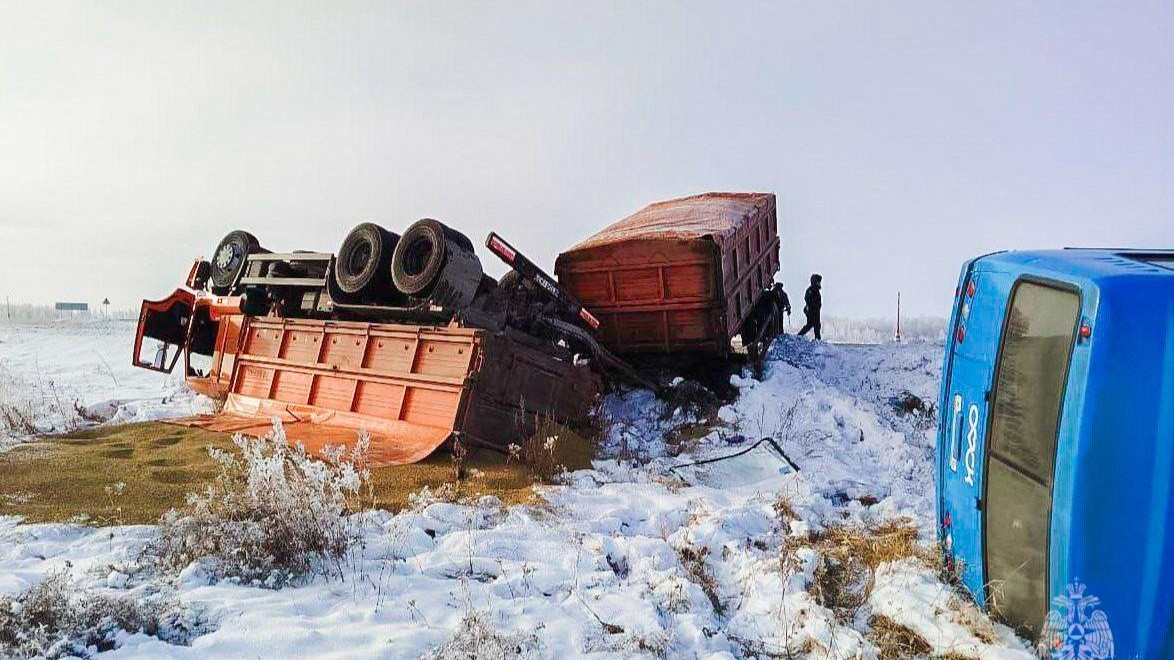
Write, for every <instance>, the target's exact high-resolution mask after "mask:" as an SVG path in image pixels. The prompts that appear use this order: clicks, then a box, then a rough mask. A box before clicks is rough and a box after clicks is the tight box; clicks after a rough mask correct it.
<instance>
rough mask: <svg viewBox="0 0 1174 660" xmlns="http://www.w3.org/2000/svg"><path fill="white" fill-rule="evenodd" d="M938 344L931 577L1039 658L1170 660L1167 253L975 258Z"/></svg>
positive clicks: (1173, 422) (1172, 587)
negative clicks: (936, 566)
mask: <svg viewBox="0 0 1174 660" xmlns="http://www.w3.org/2000/svg"><path fill="white" fill-rule="evenodd" d="M950 329H951V332H950V335H949V337H948V338H947V342H946V354H945V360H944V363H943V367H942V369H943V373H942V388H941V394H940V402H939V408H938V410H939V411H940V413H939V416H940V422H939V426H938V437H937V450H938V451H937V453H938V456H937V487H938V488H937V492H938V500H937V501H938V532H939V537H940V540H941V542H942V547H943V552H944V553H945V560H946V564H947V567H949V568H951V569H953V570H954V571H956V572H957V574H958V575H959V576H960V578H961V581H962V582H963V584H964V585H965V586H966V588H967V589H968V590H969V591H970V592H971V593H972V594H973V595H974V597H975V598H976V599H977V600H978V602H979V603H980V604H982V605H984V606H985V607H987V608H988V609H989V610H990V611H991V612H992V613H993V614H994V615H995V616H996V617H997V618H1000V619H1001V620H1003V621H1004V622H1006V623H1008V624H1009V625H1011V626H1013V627H1015V628H1016V629H1017V630H1018V631H1019V632H1020V633H1021V634H1023V635H1024V636H1026V637H1028V638H1029V639H1032V640H1035V641H1036V642H1037V643H1038V644H1039V645H1040V649H1041V650H1042V651H1043V652H1045V653H1046V654H1048V655H1047V657H1057V658H1060V657H1063V658H1081V659H1084V658H1088V659H1100V658H1144V659H1150V658H1174V478H1172V476H1174V251H1139V250H1100V249H1097V250H1093V249H1066V250H1048V251H1024V252H1000V253H995V254H990V255H986V256H983V257H979V258H977V259H973V260H971V261H969V262H967V263H966V264H965V265H964V267H963V268H962V274H961V277H960V279H959V281H958V289H957V295H956V296H955V300H954V307H953V312H952V319H951V326H950Z"/></svg>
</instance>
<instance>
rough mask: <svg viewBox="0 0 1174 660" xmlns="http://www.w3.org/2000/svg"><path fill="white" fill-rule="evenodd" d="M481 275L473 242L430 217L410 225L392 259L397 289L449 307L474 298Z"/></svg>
mask: <svg viewBox="0 0 1174 660" xmlns="http://www.w3.org/2000/svg"><path fill="white" fill-rule="evenodd" d="M482 275H483V271H482V270H481V260H480V259H478V258H477V255H476V253H475V252H474V251H473V243H472V241H470V240H469V238H468V237H467V236H465V235H464V234H462V233H460V232H459V231H456V230H455V229H452V228H450V227H446V226H445V225H444V224H442V223H441V222H439V221H437V220H433V219H431V218H425V219H423V220H417V221H416V222H415V223H413V224H412V226H411V227H408V230H407V231H405V232H404V235H403V238H401V239H400V242H399V244H398V245H396V246H395V254H393V255H392V258H391V279H392V281H393V282H395V286H396V288H398V289H399V290H400V291H402V292H404V293H406V294H408V295H409V296H416V297H420V298H428V299H430V300H431V301H432V302H433V303H435V304H437V305H440V306H442V307H447V308H450V309H461V308H463V307H466V306H468V305H469V303H471V302H472V301H473V298H474V297H475V296H476V294H477V289H478V287H479V286H480V284H481V277H482Z"/></svg>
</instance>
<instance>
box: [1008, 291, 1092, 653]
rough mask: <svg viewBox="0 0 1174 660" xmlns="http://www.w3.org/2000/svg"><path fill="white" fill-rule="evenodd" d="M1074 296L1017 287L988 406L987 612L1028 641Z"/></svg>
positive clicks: (1039, 589) (1039, 583)
mask: <svg viewBox="0 0 1174 660" xmlns="http://www.w3.org/2000/svg"><path fill="white" fill-rule="evenodd" d="M1079 313H1080V296H1079V295H1078V294H1077V293H1076V292H1074V291H1070V290H1066V289H1059V288H1055V287H1052V286H1047V285H1043V284H1037V283H1035V282H1030V281H1021V282H1019V283H1018V284H1016V286H1015V289H1014V291H1013V292H1012V299H1011V306H1010V309H1009V310H1008V312H1007V319H1006V322H1005V326H1004V329H1003V341H1002V348H1001V351H1000V353H999V356H998V361H997V363H998V366H997V371H996V377H995V389H994V400H993V402H992V406H991V435H990V459H989V466H988V479H987V483H986V489H987V498H986V500H987V505H986V523H985V530H986V534H985V536H986V564H987V580H988V583H989V584H990V585H991V586H990V598H991V603H992V606H993V607H992V609H993V610H994V611H995V612H996V613H998V614H999V615H1000V616H1001V617H1002V618H1003V619H1004V620H1006V621H1007V622H1008V623H1010V624H1012V625H1014V626H1016V627H1018V628H1019V629H1020V631H1022V632H1026V633H1028V634H1029V635H1033V634H1035V633H1038V632H1039V630H1040V627H1041V625H1042V624H1043V619H1044V614H1045V613H1046V611H1047V589H1048V585H1047V561H1048V530H1049V525H1050V519H1051V508H1052V471H1053V467H1054V464H1055V453H1056V441H1057V433H1058V431H1059V423H1060V412H1061V407H1062V404H1063V401H1064V386H1065V382H1066V380H1067V375H1068V361H1069V359H1070V357H1071V352H1072V345H1073V340H1074V336H1075V332H1076V321H1077V317H1078V316H1079Z"/></svg>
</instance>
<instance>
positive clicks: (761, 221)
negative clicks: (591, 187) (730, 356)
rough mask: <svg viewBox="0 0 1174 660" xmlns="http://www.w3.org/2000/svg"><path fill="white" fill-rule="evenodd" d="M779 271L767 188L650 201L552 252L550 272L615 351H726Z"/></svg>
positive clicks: (772, 203) (774, 222) (774, 218)
mask: <svg viewBox="0 0 1174 660" xmlns="http://www.w3.org/2000/svg"><path fill="white" fill-rule="evenodd" d="M778 270H779V234H778V220H777V215H776V210H775V196H774V195H773V194H771V193H706V194H702V195H694V196H692V197H683V198H680V199H673V200H668V201H664V202H657V203H655V204H651V205H649V206H647V207H645V208H644V209H642V210H640V211H638V212H637V213H634V214H633V215H630V216H628V217H627V218H624V219H623V220H621V221H619V222H617V223H615V224H613V225H611V226H610V227H608V228H606V229H604V230H603V231H601V232H599V233H598V234H595V235H594V236H592V237H590V238H588V239H587V240H585V241H582V242H581V243H579V244H578V245H575V246H574V247H572V248H571V249H569V250H567V251H566V252H563V253H562V254H560V255H559V257H558V260H557V262H556V264H555V272H556V274H557V275H558V278H559V282H560V283H561V284H562V285H563V286H565V287H566V288H567V289H568V290H569V291H570V292H571V293H573V294H574V295H575V296H576V297H578V299H579V300H581V301H582V303H583V305H584V306H585V307H586V308H588V309H589V310H590V311H591V313H592V314H594V315H595V316H596V317H597V318H598V319H599V322H600V327H599V332H600V340H601V342H602V343H603V344H604V345H605V346H607V347H608V348H609V349H611V350H612V351H615V352H617V353H676V352H686V353H688V352H694V353H710V354H716V355H725V354H726V353H728V352H729V350H730V340H731V339H732V338H733V337H734V335H736V334H738V332H739V331H740V329H741V328H742V326H743V324H744V323H745V322H746V320H747V319H748V318H749V317H750V315H751V313H752V310H753V309H754V308H755V303H756V302H758V300H759V298H760V297H761V296H762V294H763V292H764V290H765V289H767V288H768V287H770V285H771V283H772V282H773V280H774V275H775V273H777V272H778Z"/></svg>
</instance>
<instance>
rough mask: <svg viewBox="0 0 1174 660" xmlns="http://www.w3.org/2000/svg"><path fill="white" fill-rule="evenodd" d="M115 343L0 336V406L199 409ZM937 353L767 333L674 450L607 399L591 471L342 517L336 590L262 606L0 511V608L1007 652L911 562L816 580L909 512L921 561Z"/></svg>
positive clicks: (111, 532)
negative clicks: (73, 586) (746, 369)
mask: <svg viewBox="0 0 1174 660" xmlns="http://www.w3.org/2000/svg"><path fill="white" fill-rule="evenodd" d="M119 332H120V333H121V338H120V337H119V334H118V333H114V332H107V331H104V330H103V331H97V330H93V331H92V329H91V328H84V329H80V330H79V329H76V328H71V329H62V328H37V329H26V328H20V329H16V330H14V329H11V328H5V329H3V330H0V341H2V342H3V343H0V367H2V368H3V371H0V374H2V377H3V378H4V379H5V380H3V381H0V386H2V387H4V388H5V392H6V394H5V396H9V397H13V396H21V397H25V399H27V398H28V396H29V395H28V393H27V392H21V393H19V394H17V393H15V392H11V391H8V388H9V386H8V385H7V383H22V384H24V385H21V386H20V387H21V388H26V387H32V386H35V385H36V384H37V383H41V385H40V386H41V388H42V389H44V382H45V381H46V379H51V382H52V383H53V385H54V387H55V388H58V389H59V390H60V391H61V392H63V393H64V395H65V396H66V397H76V398H77V399H78V400H80V401H82V402H83V403H85V404H87V405H91V404H93V403H97V402H100V401H102V400H104V399H110V398H115V399H117V400H118V401H119V403H117V404H114V405H113V407H114V408H116V409H117V410H119V411H126V412H125V414H124V416H123V417H120V419H122V418H127V419H131V418H133V419H144V418H149V417H150V416H152V415H163V414H173V413H175V412H177V411H179V410H180V409H182V408H183V407H184V406H195V405H198V404H199V402H198V401H196V400H195V399H193V398H192V397H190V395H184V394H182V392H181V389H182V386H181V385H178V384H176V383H172V382H168V381H166V379H165V378H164V377H162V376H155V375H153V374H149V373H148V372H142V373H143V374H144V376H139V375H138V374H133V373H130V372H129V368H128V369H125V370H119V368H118V367H115V364H116V363H117V364H122V363H125V362H126V360H125V357H124V356H125V354H126V353H127V352H128V351H127V349H126V346H127V344H126V341H127V337H128V336H129V332H127V331H126V330H125V329H123V330H120V331H119ZM120 342H121V343H120ZM940 354H941V347H940V345H938V344H936V343H930V342H927V343H908V344H899V345H898V344H883V345H877V346H867V347H843V346H835V345H829V344H822V343H809V342H806V341H804V340H800V339H794V338H790V337H788V338H785V340H784V341H781V342H779V343H776V345H775V347H774V350H773V353H772V356H771V359H770V361H769V363H768V367H767V370H766V374H765V376H764V378H763V380H762V381H761V382H758V381H753V380H751V379H748V378H737V377H736V378H735V384H736V385H737V387H738V389H739V391H740V395H739V396H738V398H737V400H736V401H735V402H734V403H733V404H731V405H729V406H726V407H723V408H722V409H721V411H720V417H721V419H722V420H723V421H724V422H725V424H724V425H719V426H718V427H716V428H714V429H713V430H712V431H710V432H709V433H708V434H706V435H704V436H703V437H701V438H693V439H691V440H690V441H688V442H685V443H682V444H680V445H678V444H676V443H674V442H672V441H671V439H672V435H673V433H674V431H676V430H678V429H679V428H681V427H683V426H686V425H687V424H688V423H689V422H690V421H692V420H691V419H690V418H689V416H688V414H686V413H683V412H681V413H677V414H675V415H674V414H672V413H673V411H667V413H669V414H667V415H666V414H664V413H665V412H666V411H664V410H663V409H662V407H661V406H662V404H661V403H660V402H658V401H656V400H655V399H654V398H653V397H652V396H651V395H650V394H649V393H647V392H631V393H628V394H627V395H626V396H624V397H619V396H615V397H612V398H611V399H610V400H609V401H608V402H607V404H606V406H605V411H606V415H607V416H608V417H609V418H610V420H611V422H612V425H611V427H610V428H611V431H610V437H609V439H608V442H607V446H606V447H605V448H604V452H603V457H602V458H601V459H600V460H598V461H596V463H595V465H594V468H593V469H590V470H581V471H577V472H574V473H572V474H570V475H567V477H566V479H565V481H564V483H562V484H559V485H554V486H545V487H541V493H542V495H543V496H544V501H543V503H542V504H539V505H536V506H514V507H509V508H504V507H502V506H500V504H499V503H498V502H496V501H495V500H494V499H493V498H483V499H481V500H480V501H477V502H466V503H455V502H449V501H445V500H444V499H443V498H435V497H431V498H430V497H421V498H420V499H419V502H418V504H417V506H415V507H413V508H412V509H410V510H407V511H404V512H401V513H399V514H396V515H393V514H390V513H387V512H374V513H368V514H363V515H361V516H354V517H352V524H354V525H355V526H356V528H357V529H358V530H359V532H360V534H361V538H362V543H361V544H360V545H357V546H356V547H355V548H354V549H353V552H352V553H350V554H349V555H348V557H347V558H346V559H345V560H344V562H343V564H342V566H341V568H340V571H339V575H338V576H337V577H335V578H334V579H325V578H317V579H315V580H313V581H311V582H310V583H308V584H305V585H302V586H297V587H287V588H285V589H281V590H272V589H266V588H262V587H260V586H251V585H244V584H238V583H234V582H232V581H226V580H221V581H217V580H213V579H210V578H209V577H208V574H207V572H206V571H205V570H204V569H203V568H202V567H201V565H200V564H194V565H192V566H191V567H189V569H188V570H186V571H184V572H183V573H182V574H181V575H180V576H179V578H178V579H167V578H164V577H162V576H159V575H155V574H154V573H153V572H152V569H150V568H148V567H146V566H145V565H144V564H143V563H142V562H141V561H140V559H139V552H140V549H141V548H142V547H143V545H144V544H145V543H147V542H148V541H149V540H150V539H151V538H152V537H153V535H154V532H155V528H153V527H150V526H126V527H115V528H101V529H95V528H89V527H82V526H74V525H23V524H21V523H20V521H19V520H16V519H13V518H0V594H12V593H17V592H19V591H21V590H23V589H26V588H28V587H29V586H30V585H33V584H36V583H37V582H38V581H39V580H42V579H44V578H45V576H46V575H51V574H54V572H55V571H61V570H65V571H68V572H69V574H70V575H72V576H73V577H75V578H76V579H77V580H78V581H79V585H80V586H79V588H86V589H92V590H94V592H95V593H104V594H129V595H131V596H132V597H134V598H138V599H143V600H149V599H158V598H164V599H167V600H169V602H173V603H174V609H175V614H174V616H173V617H172V620H173V621H177V622H179V624H177V625H180V624H182V625H180V627H182V628H184V629H186V630H188V631H190V633H191V634H190V635H187V637H190V639H189V640H187V641H188V642H189V644H190V645H186V646H185V645H177V644H173V643H169V642H166V641H163V640H162V639H161V638H160V637H166V638H168V639H171V640H172V641H176V640H175V638H174V637H169V636H167V635H160V636H158V637H156V636H147V635H144V634H121V635H120V637H119V645H118V646H117V648H114V649H112V650H108V651H105V652H103V653H101V654H100V657H102V658H120V659H124V658H209V659H211V658H418V657H435V658H445V659H447V658H472V657H476V658H515V657H517V658H529V657H533V658H639V657H650V658H705V659H709V660H719V659H720V660H728V659H732V658H755V657H761V658H859V659H869V658H877V657H879V653H880V652H881V651H882V650H884V649H883V644H882V641H881V637H880V636H879V631H880V629H881V622H882V621H888V622H892V623H895V624H897V625H899V626H904V627H905V628H907V629H909V630H911V631H913V632H915V633H916V634H917V635H918V636H919V637H920V638H921V639H922V640H923V641H924V643H925V644H927V645H928V646H927V647H926V648H924V649H920V650H919V651H918V652H917V653H913V654H910V655H908V656H905V655H902V656H897V657H918V655H919V654H920V655H921V656H925V657H928V656H929V655H930V654H931V653H932V654H934V655H945V654H949V653H953V654H956V655H955V656H951V657H971V658H997V659H1008V660H1009V659H1012V658H1022V659H1025V658H1031V657H1034V656H1033V655H1032V654H1030V653H1028V651H1027V650H1026V648H1025V647H1024V646H1023V645H1022V644H1021V643H1020V642H1019V641H1018V640H1017V639H1015V638H1014V636H1013V635H1012V634H1011V633H1010V631H1009V630H1007V629H1006V628H1004V627H1002V626H998V625H996V624H992V623H991V622H990V620H989V619H987V618H986V617H985V616H983V615H982V614H981V613H980V612H978V611H977V609H976V608H974V606H973V605H971V604H970V603H969V602H968V601H966V600H965V599H964V598H963V597H962V596H960V595H959V594H958V593H957V592H955V591H954V590H953V589H952V588H951V587H948V586H946V585H944V584H943V583H942V582H941V581H940V580H939V579H938V576H937V575H936V572H935V570H934V569H932V568H930V567H929V566H928V565H927V564H926V563H924V562H922V561H920V560H918V559H917V558H916V557H907V558H900V557H898V558H896V559H895V560H893V561H882V562H880V563H879V564H878V565H876V566H875V570H873V571H871V572H870V573H869V575H870V576H871V577H870V578H869V579H868V584H867V585H863V587H862V588H861V589H860V590H859V595H860V597H861V599H862V600H861V601H860V602H857V603H854V604H852V606H851V607H848V608H845V607H840V606H838V605H837V603H833V602H831V601H832V600H836V599H832V598H830V597H829V594H828V593H827V591H826V585H825V584H824V582H823V580H824V579H825V578H826V577H827V571H828V570H829V566H832V568H834V567H835V565H829V564H828V563H827V559H826V557H823V556H821V554H822V553H827V552H831V551H832V549H831V547H830V546H828V545H827V540H828V539H829V538H836V537H835V535H834V534H833V532H834V531H835V530H845V529H847V530H861V529H866V528H876V527H877V526H883V525H885V524H893V523H894V521H901V520H904V519H909V520H910V521H911V524H912V526H913V528H914V529H916V530H919V531H920V533H921V544H922V546H921V548H920V552H919V553H915V554H923V555H932V551H930V550H929V549H928V544H929V543H930V542H931V540H932V524H933V521H932V519H933V444H932V419H931V418H930V417H929V416H927V414H926V413H925V412H924V411H923V410H921V408H919V406H918V402H933V401H934V400H935V399H936V395H937V381H938V374H939V371H940V366H941V365H940V359H941V358H940ZM104 362H105V363H108V364H109V365H110V366H111V367H113V368H104V367H102V366H101V365H102V364H103V363H104ZM79 363H84V364H86V365H88V366H84V367H83V366H81V364H79ZM108 372H110V373H108ZM116 380H117V382H115V381H116ZM28 384H33V385H28ZM41 396H42V399H41V400H42V402H43V400H44V399H43V395H41ZM25 399H20V400H25ZM186 412H187V411H186V410H183V411H182V413H183V414H186ZM119 414H123V413H121V412H120V413H119ZM930 414H932V413H930ZM666 417H667V419H666ZM55 424H56V422H55V420H54V419H53V418H52V417H45V418H43V419H39V421H38V425H48V427H53V426H55ZM764 437H769V438H771V439H772V440H773V441H774V443H776V444H777V445H778V446H779V448H781V450H782V451H783V452H784V453H785V455H786V457H787V459H789V460H790V461H791V462H793V464H794V465H795V466H797V467H798V471H795V470H794V469H792V468H791V467H790V465H789V464H788V461H787V460H786V459H784V458H783V457H781V456H780V455H779V454H778V453H776V452H775V451H774V450H773V449H772V448H771V445H770V443H764V444H760V445H758V446H757V447H755V448H753V449H749V451H747V452H746V453H744V454H742V455H741V456H738V457H736V458H731V459H728V460H722V461H717V462H712V463H702V464H698V465H687V464H689V463H695V462H698V461H704V460H707V459H710V458H715V457H720V456H728V455H732V454H734V453H737V452H741V451H743V450H746V449H748V448H750V447H752V446H753V445H754V443H755V442H756V441H758V440H759V439H761V438H764ZM682 447H683V448H684V449H685V452H684V453H681V454H676V455H674V454H675V453H676V450H678V449H680V448H682ZM857 586H860V585H857ZM842 600H843V599H840V601H842ZM838 602H839V601H838ZM839 604H842V602H839ZM889 652H891V649H889ZM888 657H894V656H888Z"/></svg>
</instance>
